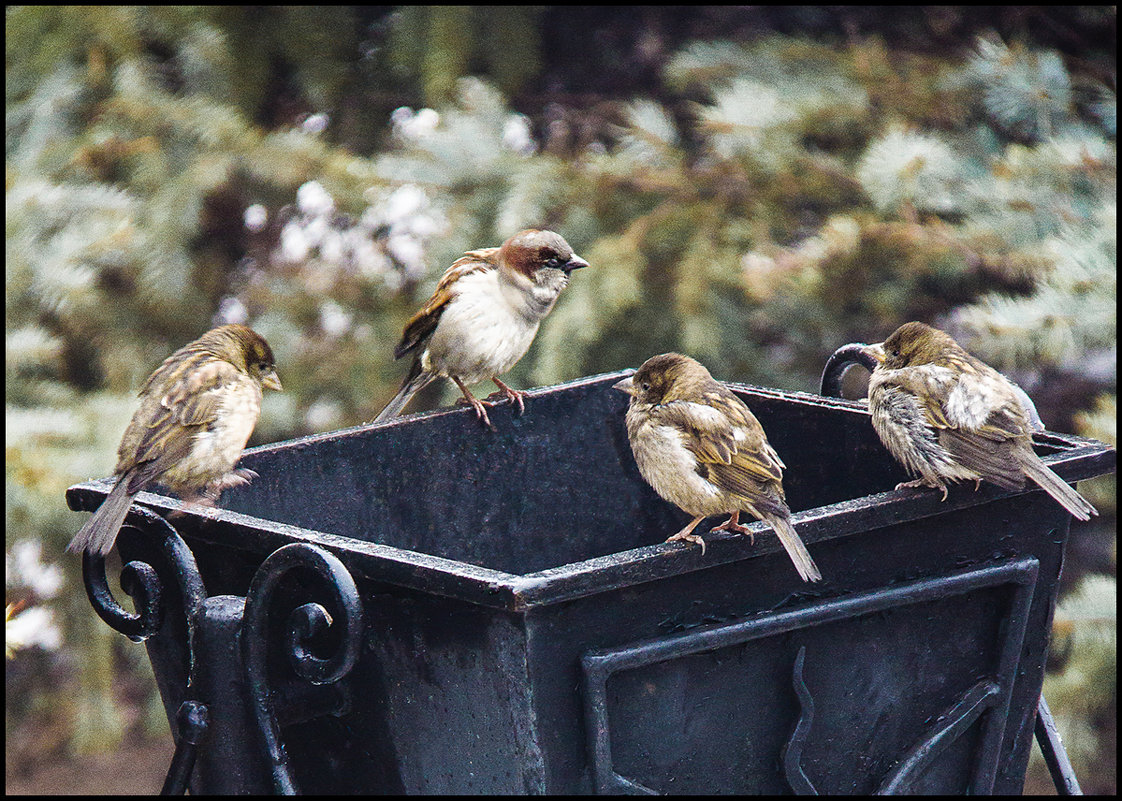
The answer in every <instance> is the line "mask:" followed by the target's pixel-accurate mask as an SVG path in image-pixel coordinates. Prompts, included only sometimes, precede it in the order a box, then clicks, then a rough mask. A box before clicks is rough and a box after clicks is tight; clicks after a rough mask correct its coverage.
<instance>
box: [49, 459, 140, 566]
mask: <svg viewBox="0 0 1122 801" xmlns="http://www.w3.org/2000/svg"><path fill="white" fill-rule="evenodd" d="M135 495H136V493H134V492H129V474H128V473H126V474H125V475H123V476H122V477H121V478H120V479H118V481H117V485H116V486H115V487H113V491H112V492H110V493H109V496H108V497H107V498H106V499H105V500H104V501H103V502H102V504H101V506H99V507H98V508H97V511H96V512H94V513H93V517H91V518H90V519H89V520H87V521H86V525H84V526H82V528H81V529H80V530H79V531H78V533H77V534H75V535H74V539H72V540H70V544H69V545H67V546H66V550H68V551H70V552H71V553H81V552H82V551H89V552H90V553H95V554H99V555H101V556H105V555H107V554H108V553H109V552H110V551H111V550H113V543H114V542H116V540H117V532H118V531H119V530H120V529H121V524H122V523H124V522H125V515H127V514H128V513H129V507H130V506H132V499H133V498H134V497H135Z"/></svg>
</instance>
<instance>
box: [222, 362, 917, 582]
mask: <svg viewBox="0 0 1122 801" xmlns="http://www.w3.org/2000/svg"><path fill="white" fill-rule="evenodd" d="M618 379H619V376H614V377H605V378H602V379H596V380H592V381H589V382H586V383H582V384H578V385H576V386H569V387H563V388H559V389H556V390H552V391H549V392H547V393H543V394H542V395H538V396H535V397H531V398H530V399H528V401H527V404H526V413H525V415H524V416H522V417H516V416H514V415H512V413H511V411H510V407H509V406H506V405H503V406H500V407H497V408H495V409H493V410H492V411H491V419H492V421H493V423H494V425H495V428H496V429H497V430H496V431H488V430H486V429H485V428H484V427H483V426H481V425H480V424H479V423H478V422H477V421H476V419H475V416H474V414H473V413H472V412H471V411H470V410H467V409H465V410H463V411H461V412H460V413H455V414H443V415H439V416H434V417H427V418H424V419H420V420H415V421H411V422H408V423H402V424H396V425H390V426H381V427H378V428H364V429H357V430H353V431H349V432H344V433H340V434H337V435H329V436H320V437H312V438H308V439H304V440H297V441H294V442H290V443H286V444H283V445H277V446H270V447H268V448H264V449H261V450H257V451H255V452H251V453H247V454H246V455H245V457H244V458H243V460H242V462H241V465H242V466H245V467H249V468H252V469H254V470H256V471H257V472H258V473H259V474H260V475H259V477H258V478H257V479H255V480H254V482H253V483H252V484H251V485H250V486H248V487H245V488H239V489H237V490H231V491H227V492H226V494H225V495H224V496H223V499H222V503H221V505H222V506H223V507H225V508H228V509H232V510H234V511H237V512H242V513H245V514H250V515H254V516H257V517H263V518H267V519H271V520H276V521H279V522H283V523H288V524H291V525H298V526H303V527H306V528H312V529H316V530H319V531H325V532H330V533H332V534H338V535H342V536H347V537H352V538H356V539H361V540H366V541H371V542H378V543H383V544H386V545H392V546H395V547H398V548H405V549H409V550H413V551H418V552H422V553H427V554H433V555H436V556H441V557H444V558H447V559H455V560H459V561H463V562H468V563H471V564H475V565H480V566H484V567H488V568H492V569H495V570H501V571H505V572H508V573H515V574H521V573H532V572H536V571H539V570H543V569H545V568H549V567H556V566H559V565H564V564H568V563H571V562H578V561H583V560H585V559H590V558H592V557H595V556H603V555H607V554H611V553H616V552H619V551H625V550H630V549H632V548H636V547H639V546H642V545H651V544H655V543H658V542H661V541H662V540H664V539H665V538H666V537H667V536H669V535H670V534H672V533H674V532H675V531H677V530H678V529H679V528H680V527H681V526H682V525H684V523H685V522H686V521H688V519H689V516H688V515H686V514H685V513H684V512H681V511H680V510H678V509H676V508H674V507H672V506H671V505H670V504H668V503H666V502H664V501H663V500H661V499H660V498H659V497H658V496H657V495H656V494H655V493H654V491H653V490H652V489H651V488H650V487H649V486H647V484H646V483H645V482H644V481H643V479H642V477H641V476H640V475H639V471H638V468H637V467H636V466H635V461H634V459H633V457H632V455H631V449H630V446H629V445H628V442H627V433H626V430H625V428H624V413H625V411H626V408H627V398H626V396H624V395H623V394H622V393H619V392H616V391H614V390H612V389H611V385H612V384H613V383H615V381H617V380H618ZM740 394H741V397H743V398H744V400H745V401H746V402H747V403H748V405H749V407H750V408H751V409H752V411H753V412H754V413H755V414H756V416H757V417H758V418H759V420H760V422H761V423H762V424H763V426H764V429H765V430H766V431H767V434H768V438H769V440H770V442H771V444H772V446H773V447H774V448H775V449H776V451H777V452H778V453H779V455H780V457H781V458H782V459H783V461H784V462H785V463H786V465H787V470H786V473H785V475H784V487H785V489H786V491H787V500H788V503H789V504H790V506H791V508H792V510H794V511H801V510H805V509H810V508H813V507H817V506H823V505H826V504H830V503H835V502H837V501H842V500H847V499H853V498H859V497H861V496H864V495H868V494H872V493H876V492H882V491H885V490H890V489H892V487H893V486H894V485H895V484H896V482H898V481H902V480H904V479H905V478H906V476H905V475H904V473H903V471H902V470H901V468H900V467H898V466H897V465H896V464H895V462H894V461H893V460H892V458H891V457H890V456H889V455H888V453H887V452H886V451H885V450H884V449H883V448H882V447H881V445H880V443H879V441H878V440H877V438H876V434H875V433H874V431H873V429H872V426H871V425H870V423H869V418H868V416H867V415H865V414H862V413H861V412H859V411H857V410H853V409H844V408H840V409H839V408H831V407H830V406H829V405H828V404H826V403H819V402H815V400H814V399H813V398H809V397H805V396H804V397H802V398H800V399H799V400H791V399H789V398H776V397H774V395H773V394H772V393H770V392H767V391H764V392H761V393H757V392H754V391H751V390H749V391H746V392H742V393H740ZM719 522H721V518H716V517H714V518H710V519H709V520H707V521H706V522H705V523H703V524H702V526H701V527H700V528H699V529H698V531H699V532H703V531H704V530H705V529H706V528H707V527H708V526H710V525H716V524H717V523H719Z"/></svg>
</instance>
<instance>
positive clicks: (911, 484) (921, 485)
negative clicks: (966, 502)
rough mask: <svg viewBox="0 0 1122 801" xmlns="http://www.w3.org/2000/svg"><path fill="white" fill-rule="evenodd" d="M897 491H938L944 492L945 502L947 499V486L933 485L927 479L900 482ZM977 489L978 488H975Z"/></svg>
mask: <svg viewBox="0 0 1122 801" xmlns="http://www.w3.org/2000/svg"><path fill="white" fill-rule="evenodd" d="M896 489H898V490H902V489H937V490H942V491H943V498H942V500H944V501H945V500H946V499H947V485H946V484H941V483H940V484H936V483H933V482H931V481H928V480H927V479H925V478H917V479H915V480H914V481H902V482H900V483H899V484H897V485H896ZM975 489H977V487H975Z"/></svg>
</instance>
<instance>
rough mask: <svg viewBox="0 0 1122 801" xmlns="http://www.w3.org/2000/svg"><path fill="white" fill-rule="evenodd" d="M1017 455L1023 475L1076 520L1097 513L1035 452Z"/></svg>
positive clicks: (1088, 517) (1084, 518) (1087, 517)
mask: <svg viewBox="0 0 1122 801" xmlns="http://www.w3.org/2000/svg"><path fill="white" fill-rule="evenodd" d="M1018 456H1019V457H1020V458H1019V461H1020V463H1021V467H1023V468H1024V471H1025V475H1026V476H1028V477H1029V478H1031V479H1032V480H1033V481H1035V482H1036V483H1037V484H1039V485H1040V488H1041V489H1043V490H1044V491H1045V492H1047V493H1048V494H1049V495H1051V496H1052V497H1053V498H1055V499H1056V501H1058V502H1059V504H1060V506H1062V507H1064V508H1065V509H1067V510H1068V511H1069V512H1071V514H1072V516H1074V517H1075V518H1076V519H1077V520H1090V519H1091V515H1097V514H1098V511H1096V509H1095V507H1094V506H1092V505H1091V504H1090V502H1089V501H1088V500H1087V499H1086V498H1084V497H1083V496H1082V495H1080V494H1079V493H1078V492H1076V491H1075V489H1074V488H1073V487H1072V486H1071V485H1070V484H1068V483H1067V482H1066V481H1064V480H1063V479H1062V478H1060V477H1059V476H1057V475H1056V474H1055V473H1053V472H1052V471H1051V470H1050V469H1048V465H1046V464H1044V462H1042V461H1041V460H1040V457H1039V456H1037V455H1036V454H1035V453H1032V452H1029V453H1022V454H1018Z"/></svg>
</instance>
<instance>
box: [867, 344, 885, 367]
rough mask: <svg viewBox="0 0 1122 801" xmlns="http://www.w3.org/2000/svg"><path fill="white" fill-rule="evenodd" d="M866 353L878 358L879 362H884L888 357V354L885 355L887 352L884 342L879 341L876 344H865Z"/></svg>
mask: <svg viewBox="0 0 1122 801" xmlns="http://www.w3.org/2000/svg"><path fill="white" fill-rule="evenodd" d="M865 353H866V354H867V355H869V356H871V357H872V358H874V359H876V361H877V364H884V360H885V359H886V358H887V356H885V353H884V343H883V342H878V343H876V344H875V345H866V346H865Z"/></svg>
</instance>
